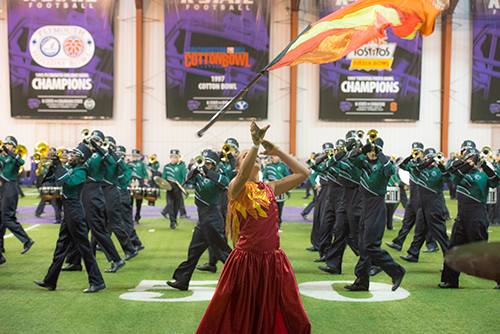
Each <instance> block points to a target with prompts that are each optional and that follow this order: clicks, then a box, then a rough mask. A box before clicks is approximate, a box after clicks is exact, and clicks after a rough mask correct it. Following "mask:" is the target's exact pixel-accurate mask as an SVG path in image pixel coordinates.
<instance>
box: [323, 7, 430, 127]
mask: <svg viewBox="0 0 500 334" xmlns="http://www.w3.org/2000/svg"><path fill="white" fill-rule="evenodd" d="M352 2H353V1H348V0H340V1H331V0H320V1H319V4H320V17H323V16H325V15H328V14H330V13H331V12H333V11H336V10H339V9H341V8H342V7H344V6H346V5H348V4H350V3H352ZM421 63H422V37H421V35H420V34H419V33H417V35H416V37H415V38H414V39H402V38H400V37H397V36H395V35H394V33H393V31H392V29H387V37H386V38H383V39H380V40H375V41H372V42H371V43H369V44H365V45H363V46H362V47H360V48H358V49H357V50H355V51H353V52H351V53H349V54H348V55H347V56H346V57H344V58H342V59H340V60H337V61H335V62H331V63H326V64H323V65H320V111H319V118H320V119H321V120H327V121H350V122H367V121H383V120H410V121H416V120H418V118H419V108H420V73H421Z"/></svg>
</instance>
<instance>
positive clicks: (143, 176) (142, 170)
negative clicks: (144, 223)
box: [128, 149, 149, 224]
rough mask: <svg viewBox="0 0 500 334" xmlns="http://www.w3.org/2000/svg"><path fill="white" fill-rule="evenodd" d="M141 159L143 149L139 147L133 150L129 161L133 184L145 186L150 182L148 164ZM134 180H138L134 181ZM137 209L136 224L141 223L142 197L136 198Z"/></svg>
mask: <svg viewBox="0 0 500 334" xmlns="http://www.w3.org/2000/svg"><path fill="white" fill-rule="evenodd" d="M140 159H141V151H139V150H137V149H133V150H132V161H131V162H129V163H128V165H129V167H130V168H131V169H132V184H136V186H137V187H144V184H145V183H148V180H149V179H148V171H147V170H146V166H145V165H144V162H142V160H140ZM134 180H135V181H136V182H134ZM135 203H136V208H137V211H136V212H135V218H134V221H135V223H136V224H139V220H141V207H142V198H140V199H139V198H136V199H135ZM132 206H134V199H133V198H132Z"/></svg>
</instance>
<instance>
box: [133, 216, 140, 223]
mask: <svg viewBox="0 0 500 334" xmlns="http://www.w3.org/2000/svg"><path fill="white" fill-rule="evenodd" d="M139 220H141V217H138V216H135V218H134V224H139V225H140V223H139Z"/></svg>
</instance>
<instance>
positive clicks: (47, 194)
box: [39, 186, 63, 203]
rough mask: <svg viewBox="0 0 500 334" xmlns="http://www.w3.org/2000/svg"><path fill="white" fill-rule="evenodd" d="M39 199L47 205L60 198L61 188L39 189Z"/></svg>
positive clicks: (44, 187) (46, 187)
mask: <svg viewBox="0 0 500 334" xmlns="http://www.w3.org/2000/svg"><path fill="white" fill-rule="evenodd" d="M39 190H40V198H41V199H42V200H44V201H45V202H47V203H49V202H50V201H51V200H52V199H53V198H61V196H62V194H63V191H62V187H48V186H43V187H40V189H39Z"/></svg>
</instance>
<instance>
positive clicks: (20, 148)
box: [14, 145, 28, 160]
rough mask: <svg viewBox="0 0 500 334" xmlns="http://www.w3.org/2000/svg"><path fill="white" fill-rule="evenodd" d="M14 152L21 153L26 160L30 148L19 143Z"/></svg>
mask: <svg viewBox="0 0 500 334" xmlns="http://www.w3.org/2000/svg"><path fill="white" fill-rule="evenodd" d="M14 153H16V154H19V155H20V156H21V158H22V159H23V160H26V157H27V156H28V149H27V148H26V146H24V145H17V147H16V150H15V151H14Z"/></svg>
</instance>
